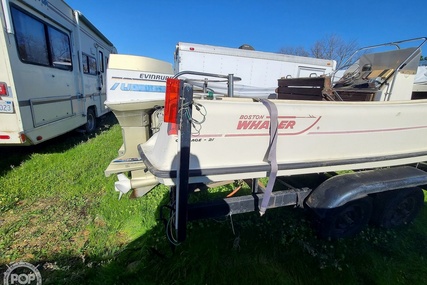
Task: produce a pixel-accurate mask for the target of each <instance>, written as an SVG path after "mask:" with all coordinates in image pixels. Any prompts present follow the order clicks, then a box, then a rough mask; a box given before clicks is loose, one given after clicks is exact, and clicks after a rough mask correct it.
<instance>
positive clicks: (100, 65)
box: [99, 51, 104, 73]
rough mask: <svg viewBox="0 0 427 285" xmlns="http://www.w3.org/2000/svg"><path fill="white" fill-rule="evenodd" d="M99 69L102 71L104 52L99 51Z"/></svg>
mask: <svg viewBox="0 0 427 285" xmlns="http://www.w3.org/2000/svg"><path fill="white" fill-rule="evenodd" d="M99 71H101V72H102V73H104V53H103V52H102V51H99Z"/></svg>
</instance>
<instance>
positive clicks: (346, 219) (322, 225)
mask: <svg viewBox="0 0 427 285" xmlns="http://www.w3.org/2000/svg"><path fill="white" fill-rule="evenodd" d="M371 213H372V200H371V198H370V197H365V198H362V199H358V200H354V201H350V202H348V203H347V204H345V205H343V206H341V207H338V208H334V209H329V210H327V212H326V213H325V215H324V217H323V218H322V219H320V220H319V224H318V234H319V236H320V237H322V238H331V239H338V238H345V237H351V236H355V235H356V234H358V233H359V232H361V231H362V230H363V229H364V228H365V227H366V225H367V224H368V222H369V220H370V218H371Z"/></svg>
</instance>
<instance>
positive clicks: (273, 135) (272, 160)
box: [259, 99, 278, 216]
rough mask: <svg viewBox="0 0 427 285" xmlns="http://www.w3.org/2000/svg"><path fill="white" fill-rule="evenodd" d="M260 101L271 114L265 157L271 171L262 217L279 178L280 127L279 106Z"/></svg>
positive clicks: (263, 202) (263, 200)
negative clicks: (278, 146) (278, 140)
mask: <svg viewBox="0 0 427 285" xmlns="http://www.w3.org/2000/svg"><path fill="white" fill-rule="evenodd" d="M260 101H261V102H262V103H263V104H264V106H265V107H267V109H268V112H269V114H270V129H269V134H270V140H269V145H268V148H267V152H266V154H265V157H264V161H267V162H268V163H269V165H270V171H269V174H268V183H267V187H266V188H265V192H264V196H263V198H262V202H261V207H260V209H259V213H260V214H261V216H262V215H264V214H265V211H266V210H267V207H268V203H269V201H270V197H271V193H272V192H273V187H274V183H275V182H276V176H277V170H278V167H277V158H276V152H277V151H276V150H277V135H278V134H277V126H278V112H277V106H276V104H274V103H273V102H271V101H270V100H267V99H260Z"/></svg>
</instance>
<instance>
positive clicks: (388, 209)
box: [372, 187, 424, 229]
mask: <svg viewBox="0 0 427 285" xmlns="http://www.w3.org/2000/svg"><path fill="white" fill-rule="evenodd" d="M423 205H424V192H423V190H422V189H421V188H418V187H414V188H409V189H400V190H393V191H389V192H386V193H383V194H379V195H377V196H376V199H375V206H376V207H375V208H376V211H375V213H374V216H373V219H372V222H373V224H375V225H377V226H379V227H383V228H387V229H388V228H393V227H398V226H402V225H406V224H409V223H411V222H412V221H413V220H414V219H415V217H416V216H417V215H418V213H419V211H420V210H421V208H422V207H423Z"/></svg>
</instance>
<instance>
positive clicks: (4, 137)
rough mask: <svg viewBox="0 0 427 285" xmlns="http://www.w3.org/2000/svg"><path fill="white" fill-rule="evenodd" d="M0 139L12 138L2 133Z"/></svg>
mask: <svg viewBox="0 0 427 285" xmlns="http://www.w3.org/2000/svg"><path fill="white" fill-rule="evenodd" d="M0 140H10V136H8V135H1V136H0Z"/></svg>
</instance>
